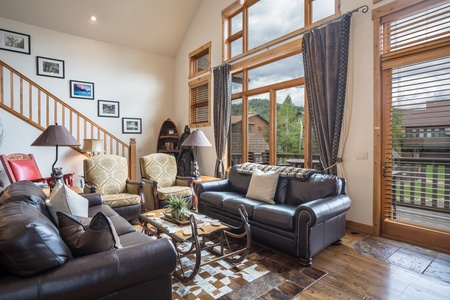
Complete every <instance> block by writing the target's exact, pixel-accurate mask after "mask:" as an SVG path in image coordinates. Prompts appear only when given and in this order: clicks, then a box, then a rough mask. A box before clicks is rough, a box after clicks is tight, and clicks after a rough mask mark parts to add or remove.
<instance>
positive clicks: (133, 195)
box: [83, 155, 144, 217]
mask: <svg viewBox="0 0 450 300" xmlns="http://www.w3.org/2000/svg"><path fill="white" fill-rule="evenodd" d="M83 168H84V179H85V182H86V189H87V190H88V191H86V192H96V193H100V194H102V198H103V202H104V204H107V205H109V206H111V207H112V208H120V207H125V206H133V205H138V206H140V207H141V209H139V211H141V210H144V199H143V183H140V182H136V181H130V180H129V179H128V164H127V160H126V158H124V157H121V156H117V155H96V156H92V157H90V158H87V159H85V160H84V161H83ZM119 214H120V212H119ZM138 216H139V214H137V215H136V216H135V217H138Z"/></svg>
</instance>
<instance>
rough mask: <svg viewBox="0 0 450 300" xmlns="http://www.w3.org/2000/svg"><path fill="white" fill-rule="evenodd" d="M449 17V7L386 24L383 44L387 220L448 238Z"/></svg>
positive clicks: (446, 5) (433, 9)
mask: <svg viewBox="0 0 450 300" xmlns="http://www.w3.org/2000/svg"><path fill="white" fill-rule="evenodd" d="M449 17H450V3H448V2H447V3H444V4H442V5H439V6H436V7H433V8H430V9H427V10H425V11H422V12H419V13H416V14H414V15H410V16H407V17H404V18H400V19H398V20H393V21H390V22H387V23H385V24H383V29H384V30H383V38H382V40H383V47H382V52H383V53H385V54H384V57H383V56H382V59H383V65H382V69H383V82H384V86H383V98H384V103H385V106H384V107H385V110H384V114H385V120H386V121H387V122H386V123H385V124H384V126H385V130H387V132H386V134H387V136H388V137H389V138H388V139H387V140H385V142H384V149H383V151H384V166H383V167H384V168H383V169H384V176H385V180H384V189H385V193H384V195H385V201H384V217H385V218H388V219H391V220H396V221H401V222H406V223H412V224H417V225H421V226H424V227H431V228H434V229H438V230H443V231H449V226H448V224H449V222H450V215H449V213H450V54H449V52H448V48H445V45H446V44H448V42H449V40H450V25H449V24H446V22H445V21H444V20H445V19H446V18H447V19H448V18H449ZM447 23H448V22H447ZM430 45H433V46H432V48H433V50H432V51H425V50H426V49H429V48H430ZM439 45H441V46H439ZM439 47H441V49H439ZM400 50H402V51H408V52H407V56H405V55H404V52H403V55H400V53H401V52H402V51H400ZM424 52H425V54H424ZM397 54H399V55H397Z"/></svg>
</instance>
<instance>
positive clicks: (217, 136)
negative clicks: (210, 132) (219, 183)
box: [213, 64, 231, 178]
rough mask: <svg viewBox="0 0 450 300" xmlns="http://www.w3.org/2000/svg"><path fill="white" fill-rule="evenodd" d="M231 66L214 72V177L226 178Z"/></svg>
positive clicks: (224, 66)
mask: <svg viewBox="0 0 450 300" xmlns="http://www.w3.org/2000/svg"><path fill="white" fill-rule="evenodd" d="M230 69H231V66H230V65H229V64H225V65H222V66H220V67H218V68H216V69H214V70H213V75H214V142H215V146H216V155H217V159H216V167H215V171H214V176H215V177H218V178H225V166H224V163H223V160H224V158H225V149H226V146H227V138H228V131H229V127H230V113H231V77H230Z"/></svg>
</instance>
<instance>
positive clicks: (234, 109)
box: [228, 99, 242, 166]
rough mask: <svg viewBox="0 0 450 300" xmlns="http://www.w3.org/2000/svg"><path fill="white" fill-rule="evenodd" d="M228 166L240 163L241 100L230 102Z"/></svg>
mask: <svg viewBox="0 0 450 300" xmlns="http://www.w3.org/2000/svg"><path fill="white" fill-rule="evenodd" d="M230 132H231V133H230V140H229V142H228V147H229V149H230V151H228V153H229V157H228V160H229V161H230V166H233V165H235V164H240V163H242V99H236V100H232V101H231V130H230Z"/></svg>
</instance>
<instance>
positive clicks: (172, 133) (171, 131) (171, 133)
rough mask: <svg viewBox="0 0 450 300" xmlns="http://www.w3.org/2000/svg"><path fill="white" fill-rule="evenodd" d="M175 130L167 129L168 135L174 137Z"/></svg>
mask: <svg viewBox="0 0 450 300" xmlns="http://www.w3.org/2000/svg"><path fill="white" fill-rule="evenodd" d="M174 134H175V129H167V135H174Z"/></svg>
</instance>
